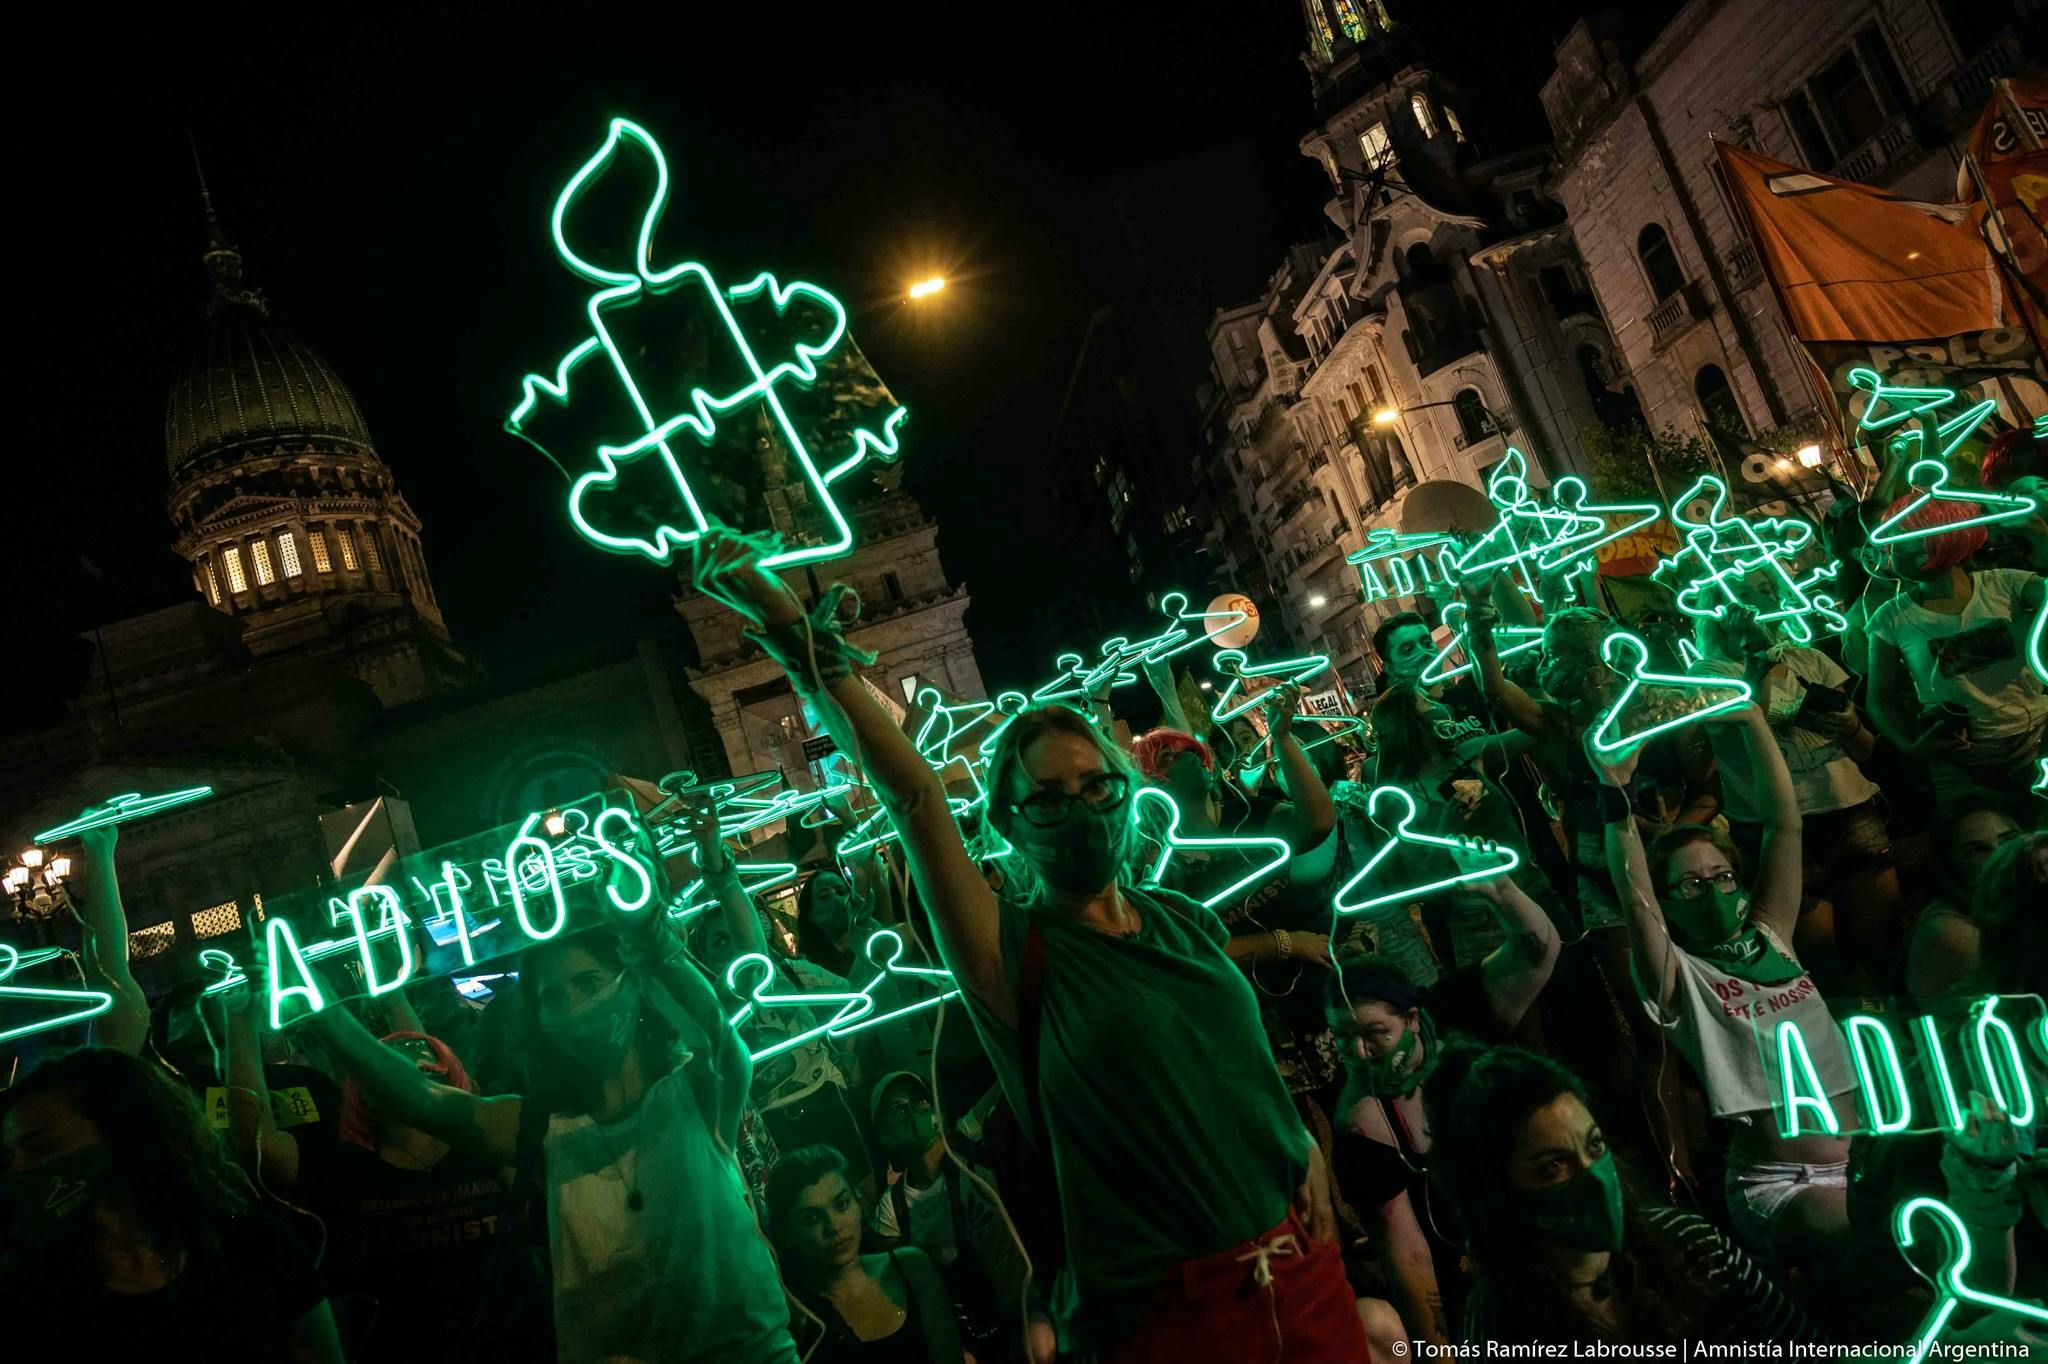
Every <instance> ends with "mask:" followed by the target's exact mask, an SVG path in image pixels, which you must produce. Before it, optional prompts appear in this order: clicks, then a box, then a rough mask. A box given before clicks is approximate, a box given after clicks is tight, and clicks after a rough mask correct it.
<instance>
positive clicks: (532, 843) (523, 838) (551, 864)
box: [505, 834, 569, 942]
mask: <svg viewBox="0 0 2048 1364" xmlns="http://www.w3.org/2000/svg"><path fill="white" fill-rule="evenodd" d="M521 848H532V849H534V851H535V854H536V860H538V861H539V863H540V866H541V874H542V876H544V877H545V878H546V881H545V888H546V889H547V890H548V891H549V892H550V893H551V894H552V895H553V896H554V899H555V917H554V921H553V922H552V923H550V924H549V925H548V926H547V927H546V928H545V929H542V928H538V927H536V926H535V925H534V922H533V919H532V917H531V916H530V915H528V914H527V912H526V885H525V882H526V872H525V868H524V867H523V866H522V867H521V868H520V870H519V873H518V874H517V875H515V876H512V877H511V878H509V880H510V889H511V893H512V913H513V916H514V917H515V918H517V919H518V920H519V927H520V930H521V931H522V932H524V933H525V934H526V936H527V937H529V938H531V939H533V940H534V941H535V942H546V941H547V940H548V939H549V938H552V937H554V936H555V935H556V934H557V933H560V932H561V931H562V929H563V927H564V926H565V925H567V924H568V922H569V902H568V900H567V899H566V898H565V897H564V893H563V887H562V868H561V866H560V864H558V863H557V862H556V861H555V850H554V849H553V848H551V847H549V846H548V844H547V843H546V842H544V841H543V840H541V839H538V838H535V837H534V836H533V835H532V834H521V835H519V836H518V837H517V838H515V839H513V840H512V841H511V842H510V843H509V844H507V845H506V847H505V861H506V863H507V864H508V865H509V864H511V862H512V860H513V858H514V857H515V856H516V855H517V854H518V852H519V850H520V849H521Z"/></svg>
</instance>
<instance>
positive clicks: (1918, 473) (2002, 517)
mask: <svg viewBox="0 0 2048 1364" xmlns="http://www.w3.org/2000/svg"><path fill="white" fill-rule="evenodd" d="M1948 474H1949V470H1948V465H1946V464H1944V463H1942V462H1941V461H1940V460H1938V459H1923V460H1919V461H1917V462H1915V463H1914V465H1913V467H1912V468H1910V469H1908V470H1906V482H1907V483H1908V484H1910V485H1911V486H1913V487H1914V488H1917V489H1919V490H1920V493H1919V496H1917V497H1915V498H1914V499H1913V500H1912V501H1911V502H1908V503H1907V504H1906V505H1905V506H1903V507H1901V508H1899V510H1898V511H1896V512H1894V513H1892V514H1891V515H1890V516H1887V517H1886V518H1885V519H1884V520H1882V521H1880V522H1878V523H1877V525H1876V527H1875V528H1873V529H1872V530H1871V532H1870V543H1871V544H1873V545H1897V544H1904V543H1906V542H1907V541H1909V540H1924V539H1926V538H1927V537H1929V536H1931V535H1946V534H1948V533H1949V532H1950V531H1953V530H1962V529H1963V528H1964V527H1966V526H1988V525H1991V524H1993V523H1994V522H1998V521H2011V520H2013V519H2014V518H2016V517H2022V516H2032V515H2033V514H2034V510H2035V503H2034V499H2033V498H2031V497H2014V496H2010V495H2008V494H2005V493H1989V492H1983V491H1977V490H1973V491H1968V492H1964V491H1960V490H1957V489H1952V488H1950V487H1949V486H1948ZM1930 502H1959V503H1962V504H1963V505H1965V506H1971V507H1983V508H1985V511H1984V513H1983V515H1981V516H1972V517H1968V518H1966V519H1964V520H1961V521H1950V522H1944V523H1942V524H1940V525H1934V526H1922V527H1920V528H1919V529H1917V530H1905V529H1902V527H1903V526H1904V525H1905V522H1906V518H1908V517H1910V516H1912V515H1913V513H1915V512H1917V511H1919V510H1920V509H1921V508H1922V507H1924V506H1926V505H1927V504H1928V503H1930Z"/></svg>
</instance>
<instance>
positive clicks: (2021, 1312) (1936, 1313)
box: [1892, 1197, 2048, 1364]
mask: <svg viewBox="0 0 2048 1364" xmlns="http://www.w3.org/2000/svg"><path fill="white" fill-rule="evenodd" d="M1916 1219H1917V1220H1921V1221H1932V1222H1933V1223H1934V1226H1935V1229H1936V1230H1937V1231H1938V1232H1939V1233H1940V1234H1941V1241H1942V1269H1941V1272H1940V1274H1938V1275H1937V1276H1935V1288H1936V1290H1937V1293H1938V1297H1937V1298H1936V1301H1935V1304H1934V1306H1933V1307H1932V1308H1931V1309H1929V1311H1928V1313H1927V1316H1926V1317H1925V1318H1924V1319H1923V1320H1922V1321H1921V1323H1920V1332H1919V1334H1918V1335H1917V1336H1915V1337H1914V1340H1913V1352H1912V1354H1911V1355H1910V1356H1908V1358H1909V1359H1910V1361H1911V1364H1920V1361H1922V1360H1924V1359H1926V1358H1927V1356H1928V1353H1929V1351H1930V1350H1932V1348H1933V1346H1934V1342H1935V1340H1936V1339H1937V1338H1938V1337H1939V1336H1940V1335H1941V1333H1942V1331H1943V1330H1944V1329H1945V1328H1946V1327H1947V1326H1948V1323H1949V1318H1950V1317H1953V1316H1954V1315H1955V1312H1956V1308H1957V1307H1959V1306H1960V1305H1962V1304H1963V1303H1966V1302H1967V1303H1971V1304H1973V1305H1975V1306H1977V1307H1986V1308H1990V1309H1992V1310H1993V1311H1998V1312H2011V1313H2014V1314H2015V1315H2017V1316H2021V1317H2024V1318H2026V1319H2027V1320H2028V1321H2032V1322H2036V1323H2041V1324H2044V1325H2048V1308H2044V1307H2042V1306H2041V1305H2040V1304H2038V1303H2031V1302H2023V1301H2021V1300H2020V1299H2018V1298H2007V1297H2002V1296H2000V1295H1998V1294H1996V1293H1985V1292H1982V1291H1981V1290H1978V1289H1975V1288H1972V1287H1970V1285H1969V1284H1968V1283H1966V1282H1964V1280H1963V1275H1964V1274H1965V1273H1966V1272H1967V1271H1968V1270H1969V1268H1970V1261H1971V1260H1972V1259H1973V1258H1974V1249H1973V1247H1972V1246H1971V1244H1970V1231H1969V1228H1968V1227H1966V1226H1964V1225H1963V1219H1962V1218H1960V1217H1958V1216H1956V1214H1955V1212H1954V1210H1953V1209H1951V1208H1950V1207H1949V1206H1948V1204H1946V1203H1943V1202H1942V1201H1941V1200H1940V1199H1938V1198H1926V1197H1921V1198H1909V1199H1907V1200H1906V1201H1905V1202H1903V1203H1901V1204H1899V1207H1898V1210H1897V1211H1896V1212H1894V1213H1893V1214H1892V1239H1893V1240H1895V1241H1897V1242H1898V1244H1899V1250H1900V1252H1901V1253H1903V1252H1905V1251H1909V1250H1911V1249H1912V1248H1913V1246H1914V1244H1915V1243H1916V1241H1917V1240H1918V1237H1917V1236H1916V1235H1915V1234H1914V1231H1913V1224H1914V1221H1915V1220H1916Z"/></svg>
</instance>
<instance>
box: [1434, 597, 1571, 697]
mask: <svg viewBox="0 0 2048 1364" xmlns="http://www.w3.org/2000/svg"><path fill="white" fill-rule="evenodd" d="M1465 611H1466V607H1465V603H1463V602H1461V601H1454V602H1449V603H1447V604H1446V605H1445V606H1444V624H1445V625H1448V626H1449V627H1450V629H1451V638H1450V641H1449V642H1448V643H1446V644H1445V645H1444V647H1443V648H1441V649H1439V650H1438V651H1437V655H1436V657H1435V658H1432V659H1431V660H1429V663H1428V665H1427V666H1425V667H1424V668H1423V670H1422V676H1421V677H1420V678H1419V679H1418V680H1419V681H1420V682H1421V683H1422V685H1423V686H1425V687H1433V686H1435V685H1436V684H1437V683H1439V682H1449V681H1450V680H1451V679H1453V678H1457V677H1463V676H1464V675H1465V674H1466V673H1469V672H1471V671H1472V670H1473V669H1474V668H1475V667H1477V666H1478V665H1477V664H1475V663H1474V662H1473V661H1472V651H1471V650H1469V649H1466V648H1465V644H1466V634H1465ZM1493 635H1494V639H1495V640H1496V641H1497V642H1496V644H1495V652H1496V654H1497V655H1498V656H1499V658H1500V660H1501V661H1502V662H1503V663H1505V662H1506V661H1507V660H1509V659H1511V658H1513V657H1515V656H1516V655H1517V654H1526V653H1529V652H1530V651H1532V650H1535V649H1541V648H1542V647H1543V627H1542V626H1540V625H1497V626H1495V627H1494V630H1493ZM1460 650H1464V653H1465V661H1464V662H1463V663H1460V664H1459V665H1458V666H1457V667H1455V668H1451V667H1447V666H1446V665H1447V664H1449V662H1450V661H1451V655H1452V654H1454V653H1457V652H1458V651H1460Z"/></svg>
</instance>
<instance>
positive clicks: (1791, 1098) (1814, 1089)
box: [1778, 1023, 1842, 1137]
mask: <svg viewBox="0 0 2048 1364" xmlns="http://www.w3.org/2000/svg"><path fill="white" fill-rule="evenodd" d="M1778 1097H1779V1103H1778V1135H1780V1136H1783V1137H1796V1136H1798V1135H1799V1134H1800V1133H1801V1132H1802V1131H1818V1132H1825V1133H1827V1134H1828V1135H1829V1136H1831V1137H1839V1136H1841V1135H1842V1124H1841V1123H1840V1122H1838V1121H1837V1120H1836V1118H1835V1110H1834V1107H1833V1105H1831V1104H1830V1103H1828V1096H1827V1094H1826V1092H1825V1091H1823V1090H1822V1089H1821V1084H1820V1076H1819V1075H1817V1074H1815V1073H1814V1069H1813V1057H1811V1056H1809V1055H1808V1054H1807V1051H1806V1036H1805V1034H1803V1033H1801V1032H1800V1031H1799V1027H1798V1025H1797V1024H1794V1023H1780V1024H1779V1025H1778ZM1805 1112H1811V1113H1812V1114H1813V1116H1814V1119H1815V1121H1816V1122H1818V1123H1819V1126H1818V1127H1814V1128H1806V1127H1803V1126H1802V1124H1801V1123H1800V1121H1799V1115H1800V1114H1801V1113H1805Z"/></svg>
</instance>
